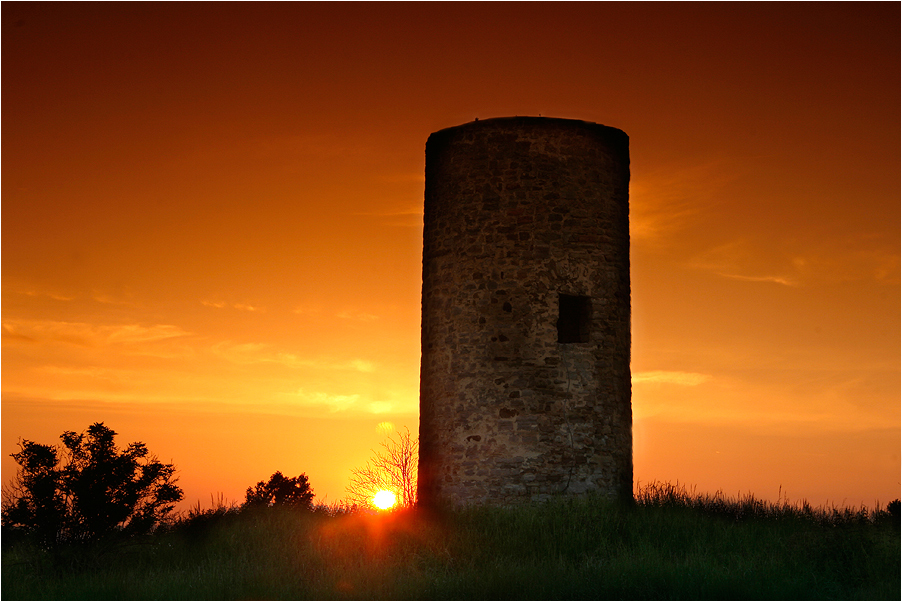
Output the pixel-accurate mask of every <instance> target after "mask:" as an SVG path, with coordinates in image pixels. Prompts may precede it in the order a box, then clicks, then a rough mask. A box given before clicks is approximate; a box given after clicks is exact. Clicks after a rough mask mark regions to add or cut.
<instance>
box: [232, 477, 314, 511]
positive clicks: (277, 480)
mask: <svg viewBox="0 0 902 602" xmlns="http://www.w3.org/2000/svg"><path fill="white" fill-rule="evenodd" d="M244 497H245V502H244V505H245V506H291V507H294V508H304V509H307V510H309V509H310V507H311V505H312V503H313V497H314V496H313V490H312V489H311V488H310V482H309V481H308V480H307V475H305V474H303V473H301V474H300V475H298V476H296V477H294V478H291V479H289V478H287V477H285V476H283V475H282V473H281V472H276V473H274V474H273V475H272V476H271V477H269V481H268V482H263V481H260V482H259V483H257V485H256V486H255V487H254V488H251V487H248V488H247V491H246V492H245V494H244Z"/></svg>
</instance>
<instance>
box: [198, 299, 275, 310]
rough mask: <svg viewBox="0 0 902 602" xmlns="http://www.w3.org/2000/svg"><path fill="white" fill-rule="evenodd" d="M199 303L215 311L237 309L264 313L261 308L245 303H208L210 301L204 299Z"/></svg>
mask: <svg viewBox="0 0 902 602" xmlns="http://www.w3.org/2000/svg"><path fill="white" fill-rule="evenodd" d="M200 303H201V305H205V306H207V307H215V308H216V309H225V308H231V309H237V310H240V311H259V312H265V311H266V310H265V309H264V308H262V307H258V306H255V305H248V304H246V303H226V302H225V301H210V300H206V299H205V300H203V301H201V302H200Z"/></svg>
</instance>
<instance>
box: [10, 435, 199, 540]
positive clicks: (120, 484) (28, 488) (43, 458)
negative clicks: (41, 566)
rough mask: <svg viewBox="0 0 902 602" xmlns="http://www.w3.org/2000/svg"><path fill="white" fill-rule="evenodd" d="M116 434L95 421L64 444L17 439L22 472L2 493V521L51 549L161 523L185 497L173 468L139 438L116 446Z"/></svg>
mask: <svg viewBox="0 0 902 602" xmlns="http://www.w3.org/2000/svg"><path fill="white" fill-rule="evenodd" d="M115 436H116V432H115V431H113V430H112V429H110V428H109V427H107V426H104V424H103V423H102V422H97V423H94V424H92V425H91V426H90V427H88V430H87V431H86V432H85V433H81V434H77V433H75V432H72V431H66V432H64V433H63V434H62V435H61V436H60V439H61V440H62V442H63V445H62V447H56V446H51V445H42V444H40V443H35V442H33V441H29V440H23V441H22V442H20V443H19V447H20V448H21V450H20V451H19V452H18V453H15V454H11V455H12V457H13V459H14V460H15V461H16V463H17V464H18V465H19V470H18V472H17V473H16V476H15V477H14V479H13V480H12V482H11V483H10V484H9V485H8V486H7V487H6V491H4V501H3V510H2V519H3V525H4V527H5V528H6V529H12V530H13V531H20V532H25V533H27V534H29V535H31V536H34V537H36V538H37V540H38V541H39V543H40V544H41V545H43V546H45V547H50V546H54V545H57V544H60V543H64V542H69V541H95V540H98V539H101V538H104V537H106V536H108V535H111V534H114V533H117V534H123V535H134V534H139V533H146V532H148V531H150V530H152V529H153V528H154V527H155V526H157V525H158V524H159V523H160V522H161V521H162V520H163V519H164V518H166V517H167V516H168V515H169V514H170V513H171V512H172V510H173V509H174V507H175V504H176V502H178V501H180V500H181V499H182V490H181V488H180V487H178V486H177V485H176V484H175V482H176V479H175V478H174V474H175V467H174V466H173V465H172V464H163V463H162V462H160V461H159V460H157V458H156V457H155V456H152V455H150V454H149V452H148V450H147V446H146V445H145V444H144V443H141V442H136V443H130V444H129V445H128V446H127V447H126V448H125V449H122V450H120V449H118V448H117V447H116V444H115Z"/></svg>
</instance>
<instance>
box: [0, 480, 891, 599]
mask: <svg viewBox="0 0 902 602" xmlns="http://www.w3.org/2000/svg"><path fill="white" fill-rule="evenodd" d="M3 543H4V545H3V561H2V570H3V572H2V597H3V599H4V600H13V599H354V600H358V599H592V600H596V599H618V598H626V599H706V598H716V599H736V598H757V599H894V600H897V599H899V597H900V532H899V514H898V502H896V503H893V504H891V505H890V510H886V509H871V510H869V509H864V508H862V509H858V510H849V509H825V508H817V509H815V508H811V507H808V506H806V505H805V504H800V505H790V504H788V503H782V504H769V503H765V502H761V501H759V500H756V499H754V498H753V497H748V498H743V499H726V498H724V497H723V496H721V495H714V496H696V495H690V494H688V493H687V492H686V491H685V490H684V489H681V488H678V487H671V486H669V485H652V486H651V487H648V488H646V489H645V490H644V491H642V492H640V494H639V495H638V496H637V500H636V503H635V504H634V505H632V506H624V505H618V504H615V503H612V502H610V501H606V500H603V499H595V498H582V499H560V500H556V501H553V502H551V503H548V504H543V505H537V506H534V507H528V508H518V509H491V508H482V509H465V510H456V511H449V512H443V513H435V514H430V515H427V514H425V513H422V512H413V511H399V512H393V513H388V514H381V515H375V514H366V513H342V512H336V511H335V509H329V508H323V507H321V508H319V509H318V510H317V511H315V512H297V511H294V512H292V511H283V510H278V509H274V508H265V509H262V510H257V511H239V510H238V509H235V508H232V509H229V508H224V507H220V508H218V509H213V510H208V511H195V512H193V513H192V514H191V516H190V517H184V518H183V519H182V520H180V521H179V522H178V523H176V524H175V525H173V526H171V527H170V528H167V529H161V530H159V531H158V532H157V533H155V534H153V535H151V536H149V537H146V538H144V539H140V540H129V541H127V542H116V543H110V544H107V545H106V546H92V547H91V548H76V547H69V548H64V549H61V550H59V551H57V552H55V553H50V552H48V551H42V550H39V549H36V548H34V547H33V546H31V545H29V544H28V542H27V541H12V538H9V537H4V542H3Z"/></svg>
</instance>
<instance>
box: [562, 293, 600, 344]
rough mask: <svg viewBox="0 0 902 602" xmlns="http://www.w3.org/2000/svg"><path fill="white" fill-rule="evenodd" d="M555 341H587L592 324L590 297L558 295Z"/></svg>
mask: <svg viewBox="0 0 902 602" xmlns="http://www.w3.org/2000/svg"><path fill="white" fill-rule="evenodd" d="M558 310H559V311H558V319H557V342H558V343H588V342H589V334H590V332H591V325H592V298H591V297H583V296H577V295H563V294H562V295H558Z"/></svg>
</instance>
